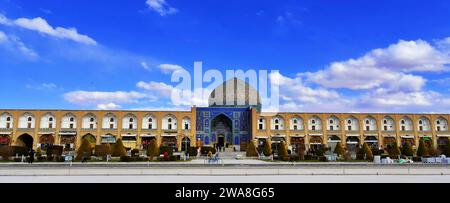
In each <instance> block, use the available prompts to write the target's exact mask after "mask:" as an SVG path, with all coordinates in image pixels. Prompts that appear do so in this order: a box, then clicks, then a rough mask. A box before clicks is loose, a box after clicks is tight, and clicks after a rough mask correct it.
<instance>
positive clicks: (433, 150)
mask: <svg viewBox="0 0 450 203" xmlns="http://www.w3.org/2000/svg"><path fill="white" fill-rule="evenodd" d="M428 154H429V155H430V156H439V155H441V151H440V150H439V149H437V148H436V147H434V146H431V147H430V148H429V149H428Z"/></svg>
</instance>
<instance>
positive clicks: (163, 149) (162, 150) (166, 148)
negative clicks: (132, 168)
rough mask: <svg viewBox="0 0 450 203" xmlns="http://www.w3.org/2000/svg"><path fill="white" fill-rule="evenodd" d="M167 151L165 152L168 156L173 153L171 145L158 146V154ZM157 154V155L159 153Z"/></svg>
mask: <svg viewBox="0 0 450 203" xmlns="http://www.w3.org/2000/svg"><path fill="white" fill-rule="evenodd" d="M166 152H167V154H168V155H169V156H172V155H173V149H172V147H168V146H160V147H159V154H164V153H166ZM159 154H158V155H159Z"/></svg>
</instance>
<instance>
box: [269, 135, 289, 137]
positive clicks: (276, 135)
mask: <svg viewBox="0 0 450 203" xmlns="http://www.w3.org/2000/svg"><path fill="white" fill-rule="evenodd" d="M272 137H286V135H272Z"/></svg>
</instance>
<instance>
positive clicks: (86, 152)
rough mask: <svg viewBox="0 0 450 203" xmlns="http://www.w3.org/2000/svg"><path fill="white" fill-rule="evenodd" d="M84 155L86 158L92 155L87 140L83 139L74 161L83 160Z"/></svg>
mask: <svg viewBox="0 0 450 203" xmlns="http://www.w3.org/2000/svg"><path fill="white" fill-rule="evenodd" d="M84 155H86V156H91V155H92V148H91V143H90V142H89V140H87V139H83V141H82V142H81V146H80V148H78V151H77V157H76V159H77V160H81V159H83V156H84Z"/></svg>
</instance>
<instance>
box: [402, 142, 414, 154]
mask: <svg viewBox="0 0 450 203" xmlns="http://www.w3.org/2000/svg"><path fill="white" fill-rule="evenodd" d="M402 154H403V155H405V156H414V150H413V148H412V146H411V143H410V142H406V143H405V145H404V146H403V149H402Z"/></svg>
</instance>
